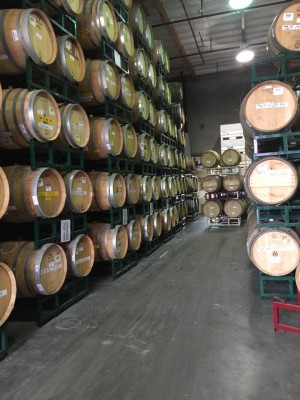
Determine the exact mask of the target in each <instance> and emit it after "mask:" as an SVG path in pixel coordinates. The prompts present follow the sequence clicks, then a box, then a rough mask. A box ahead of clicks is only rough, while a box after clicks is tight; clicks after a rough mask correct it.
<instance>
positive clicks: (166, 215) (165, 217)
mask: <svg viewBox="0 0 300 400" xmlns="http://www.w3.org/2000/svg"><path fill="white" fill-rule="evenodd" d="M160 215H161V222H162V231H163V232H165V233H166V232H170V230H171V228H172V217H171V212H170V209H169V208H164V209H163V210H162V211H161V213H160Z"/></svg>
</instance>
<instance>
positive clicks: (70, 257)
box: [62, 234, 95, 278]
mask: <svg viewBox="0 0 300 400" xmlns="http://www.w3.org/2000/svg"><path fill="white" fill-rule="evenodd" d="M62 248H63V249H64V250H65V253H66V256H67V275H68V276H76V277H77V278H82V277H84V276H88V275H89V273H90V272H91V270H92V268H93V265H94V260H95V250H94V245H93V242H92V239H91V238H90V237H89V236H88V235H83V234H82V235H78V236H76V237H75V238H74V239H73V240H72V241H71V242H68V243H63V244H62Z"/></svg>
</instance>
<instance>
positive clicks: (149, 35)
mask: <svg viewBox="0 0 300 400" xmlns="http://www.w3.org/2000/svg"><path fill="white" fill-rule="evenodd" d="M144 38H145V42H146V43H147V45H148V47H149V49H150V50H152V49H153V46H154V32H153V28H152V25H151V24H150V22H147V21H146V27H145V32H144Z"/></svg>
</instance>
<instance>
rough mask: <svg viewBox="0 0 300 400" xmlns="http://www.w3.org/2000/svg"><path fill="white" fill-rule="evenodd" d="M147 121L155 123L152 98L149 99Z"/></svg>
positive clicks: (152, 124)
mask: <svg viewBox="0 0 300 400" xmlns="http://www.w3.org/2000/svg"><path fill="white" fill-rule="evenodd" d="M148 118H149V119H148V122H149V124H150V125H151V126H155V124H156V108H155V104H154V101H153V100H149V117H148Z"/></svg>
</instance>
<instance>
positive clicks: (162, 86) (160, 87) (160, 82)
mask: <svg viewBox="0 0 300 400" xmlns="http://www.w3.org/2000/svg"><path fill="white" fill-rule="evenodd" d="M166 86H167V83H166V80H165V78H164V77H163V76H161V75H159V76H158V77H157V83H156V86H155V88H154V89H153V91H152V95H153V98H154V100H156V101H159V100H164V99H165V96H166Z"/></svg>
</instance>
